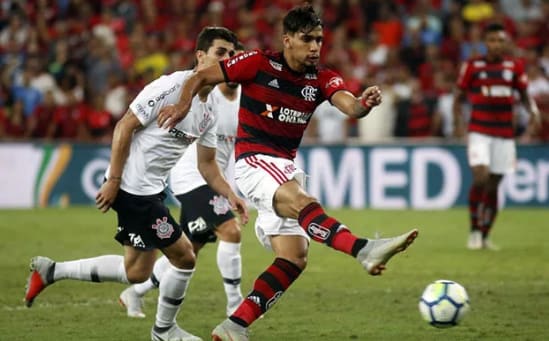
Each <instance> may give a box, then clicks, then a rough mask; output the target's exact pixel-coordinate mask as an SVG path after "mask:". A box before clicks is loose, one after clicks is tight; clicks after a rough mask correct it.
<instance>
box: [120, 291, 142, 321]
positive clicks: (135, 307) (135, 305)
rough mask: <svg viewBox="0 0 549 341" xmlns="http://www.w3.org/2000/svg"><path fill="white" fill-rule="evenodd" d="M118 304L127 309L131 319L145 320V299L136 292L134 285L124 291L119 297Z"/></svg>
mask: <svg viewBox="0 0 549 341" xmlns="http://www.w3.org/2000/svg"><path fill="white" fill-rule="evenodd" d="M118 303H120V305H121V306H123V307H125V308H126V311H127V313H128V316H129V317H134V318H141V319H142V318H145V313H143V297H141V296H139V295H138V294H137V293H136V292H135V289H134V287H133V285H132V286H130V287H128V288H126V290H124V291H122V293H121V294H120V297H118Z"/></svg>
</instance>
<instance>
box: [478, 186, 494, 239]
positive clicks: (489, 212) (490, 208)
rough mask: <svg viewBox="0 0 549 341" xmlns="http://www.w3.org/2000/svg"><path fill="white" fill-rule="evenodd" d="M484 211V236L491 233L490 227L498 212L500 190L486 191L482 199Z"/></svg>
mask: <svg viewBox="0 0 549 341" xmlns="http://www.w3.org/2000/svg"><path fill="white" fill-rule="evenodd" d="M482 204H483V206H484V207H483V213H482V224H481V225H482V226H481V228H480V229H481V231H482V235H483V237H484V238H486V236H488V234H489V233H490V229H491V228H492V225H493V224H494V221H495V220H496V216H497V214H498V192H497V191H496V192H493V193H490V192H485V193H484V197H483V199H482Z"/></svg>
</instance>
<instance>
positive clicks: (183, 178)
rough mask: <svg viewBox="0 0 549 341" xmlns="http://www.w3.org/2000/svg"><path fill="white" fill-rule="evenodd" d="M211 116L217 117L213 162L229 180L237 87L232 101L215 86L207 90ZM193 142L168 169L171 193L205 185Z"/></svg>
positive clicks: (230, 177) (234, 132)
mask: <svg viewBox="0 0 549 341" xmlns="http://www.w3.org/2000/svg"><path fill="white" fill-rule="evenodd" d="M210 99H211V102H212V104H213V111H214V115H215V117H216V118H217V150H216V161H217V164H218V165H219V168H220V169H221V171H222V172H224V173H225V177H226V178H227V179H232V174H233V169H234V142H235V136H236V128H237V126H238V109H239V106H240V86H239V87H238V88H237V96H236V98H235V99H234V100H232V101H231V100H229V99H227V97H225V96H224V95H223V94H222V93H221V90H219V88H218V87H215V88H214V89H213V90H212V92H211V93H210ZM197 164H198V160H197V155H196V143H193V144H192V145H190V146H189V148H188V149H187V151H185V154H183V156H182V157H181V159H179V161H178V162H177V164H176V165H175V167H174V168H172V170H171V172H170V187H171V189H172V191H173V192H174V194H175V195H179V194H184V193H187V192H190V191H192V190H193V189H195V188H198V187H200V186H203V185H206V181H204V179H203V178H202V176H201V175H200V172H199V171H198V168H197V167H198V166H197Z"/></svg>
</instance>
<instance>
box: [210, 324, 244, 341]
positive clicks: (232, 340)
mask: <svg viewBox="0 0 549 341" xmlns="http://www.w3.org/2000/svg"><path fill="white" fill-rule="evenodd" d="M248 340H250V339H249V337H248V329H247V328H244V327H242V326H240V325H238V324H236V323H234V322H233V321H231V320H228V319H227V320H225V321H223V322H221V323H220V324H219V325H217V327H215V328H214V330H212V341H248Z"/></svg>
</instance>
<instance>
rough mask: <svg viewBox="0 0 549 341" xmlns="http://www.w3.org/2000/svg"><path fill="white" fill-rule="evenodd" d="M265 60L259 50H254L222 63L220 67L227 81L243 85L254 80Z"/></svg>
mask: <svg viewBox="0 0 549 341" xmlns="http://www.w3.org/2000/svg"><path fill="white" fill-rule="evenodd" d="M263 58H264V57H263V54H261V53H260V52H259V51H258V50H252V51H247V52H244V53H240V54H238V55H236V56H234V57H232V58H229V59H225V60H223V61H221V62H220V65H221V70H222V71H223V75H224V76H225V81H227V82H236V83H242V82H245V81H248V80H251V79H253V78H254V77H255V75H256V74H257V71H258V70H259V66H260V65H261V62H262V61H263Z"/></svg>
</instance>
